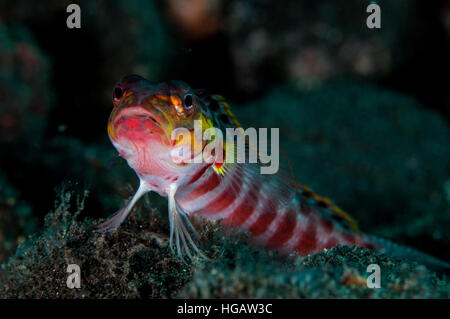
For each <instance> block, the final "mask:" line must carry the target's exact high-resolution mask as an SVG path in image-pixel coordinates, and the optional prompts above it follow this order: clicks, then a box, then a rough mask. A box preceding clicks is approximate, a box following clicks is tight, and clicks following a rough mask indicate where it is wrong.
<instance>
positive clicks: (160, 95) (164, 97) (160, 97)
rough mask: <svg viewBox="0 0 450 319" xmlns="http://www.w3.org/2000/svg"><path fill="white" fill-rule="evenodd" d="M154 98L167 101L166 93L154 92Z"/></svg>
mask: <svg viewBox="0 0 450 319" xmlns="http://www.w3.org/2000/svg"><path fill="white" fill-rule="evenodd" d="M155 98H156V99H158V100H162V101H164V102H169V97H168V96H167V95H164V94H156V95H155Z"/></svg>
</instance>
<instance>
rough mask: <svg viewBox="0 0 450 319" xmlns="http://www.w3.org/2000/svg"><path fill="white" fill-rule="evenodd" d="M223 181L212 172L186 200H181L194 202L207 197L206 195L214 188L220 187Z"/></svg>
mask: <svg viewBox="0 0 450 319" xmlns="http://www.w3.org/2000/svg"><path fill="white" fill-rule="evenodd" d="M220 182H221V179H220V177H219V176H217V174H215V173H214V172H212V173H211V174H210V176H209V177H208V178H207V179H206V180H205V181H204V182H202V183H201V184H200V185H198V186H197V187H196V188H194V189H193V190H192V191H191V192H190V193H188V194H187V195H186V196H185V197H184V198H180V200H182V201H192V200H195V199H197V198H198V197H200V196H202V195H205V194H206V193H208V192H210V191H212V190H213V189H214V188H216V187H217V186H219V185H220Z"/></svg>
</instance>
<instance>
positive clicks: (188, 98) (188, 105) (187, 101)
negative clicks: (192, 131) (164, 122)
mask: <svg viewBox="0 0 450 319" xmlns="http://www.w3.org/2000/svg"><path fill="white" fill-rule="evenodd" d="M192 102H193V101H192V94H187V95H186V96H185V97H184V106H185V107H186V108H188V109H190V108H191V107H192Z"/></svg>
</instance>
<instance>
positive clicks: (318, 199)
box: [296, 183, 359, 233]
mask: <svg viewBox="0 0 450 319" xmlns="http://www.w3.org/2000/svg"><path fill="white" fill-rule="evenodd" d="M296 184H297V185H296V187H297V192H298V194H299V196H302V197H303V198H306V199H312V200H314V201H315V203H314V206H316V207H318V208H319V212H320V213H321V214H322V215H323V217H324V218H327V219H330V220H332V221H333V222H335V223H337V224H339V225H341V226H343V227H344V228H348V229H351V230H353V231H355V232H357V233H359V228H358V224H357V222H356V221H355V220H354V219H353V218H352V217H351V216H350V215H349V214H347V213H346V212H344V211H343V210H342V209H340V208H339V207H338V206H337V205H336V204H335V203H333V202H332V201H331V200H330V199H329V198H328V197H325V196H321V195H319V194H316V193H314V192H313V191H312V190H311V188H309V187H308V186H307V185H303V184H300V183H296Z"/></svg>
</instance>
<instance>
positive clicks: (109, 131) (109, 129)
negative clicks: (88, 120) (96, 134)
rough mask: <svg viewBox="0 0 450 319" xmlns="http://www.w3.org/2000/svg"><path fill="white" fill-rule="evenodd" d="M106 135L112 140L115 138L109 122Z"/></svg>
mask: <svg viewBox="0 0 450 319" xmlns="http://www.w3.org/2000/svg"><path fill="white" fill-rule="evenodd" d="M108 135H109V136H111V138H112V139H114V138H115V134H114V130H113V127H112V124H111V122H109V123H108Z"/></svg>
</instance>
